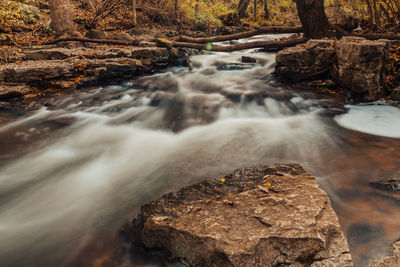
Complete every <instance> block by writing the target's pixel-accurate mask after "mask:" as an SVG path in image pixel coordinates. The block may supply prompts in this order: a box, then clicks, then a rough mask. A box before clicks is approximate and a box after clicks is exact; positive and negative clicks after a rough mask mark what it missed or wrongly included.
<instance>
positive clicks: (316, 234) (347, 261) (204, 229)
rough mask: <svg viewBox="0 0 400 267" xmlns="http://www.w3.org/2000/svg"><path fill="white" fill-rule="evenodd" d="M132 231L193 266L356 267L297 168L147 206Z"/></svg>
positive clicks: (250, 174)
mask: <svg viewBox="0 0 400 267" xmlns="http://www.w3.org/2000/svg"><path fill="white" fill-rule="evenodd" d="M131 230H132V233H133V235H132V236H133V239H134V240H133V242H136V243H140V244H143V245H145V246H146V247H148V248H150V249H162V250H164V251H166V252H167V253H169V254H170V255H171V256H172V257H174V258H175V259H180V260H183V261H185V262H187V263H189V264H190V265H191V266H314V267H316V266H353V264H352V259H351V256H350V254H349V248H348V245H347V242H346V239H345V238H344V236H343V233H342V230H341V228H340V225H339V222H338V218H337V216H336V214H335V212H334V210H333V209H332V207H331V204H330V201H329V198H328V195H327V194H326V193H325V192H324V191H323V190H322V189H321V188H320V187H319V185H318V184H317V181H316V179H315V178H314V177H312V176H311V175H309V174H308V173H306V172H305V171H304V170H303V169H302V168H301V167H300V166H299V165H273V166H271V167H262V168H247V169H238V170H236V171H235V172H233V173H232V174H230V175H228V176H226V177H224V178H221V179H217V180H207V181H205V182H202V183H199V184H196V185H193V186H189V187H185V188H183V189H181V190H180V191H179V192H177V193H170V194H167V195H165V196H164V197H162V198H161V199H159V200H157V201H153V202H151V203H149V204H147V205H144V206H143V207H142V209H141V214H140V215H139V217H138V219H137V220H135V221H134V223H133V225H132V227H131Z"/></svg>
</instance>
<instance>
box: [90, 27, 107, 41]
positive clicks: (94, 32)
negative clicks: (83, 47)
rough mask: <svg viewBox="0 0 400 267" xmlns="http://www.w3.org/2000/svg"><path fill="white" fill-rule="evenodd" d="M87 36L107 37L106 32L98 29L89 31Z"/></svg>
mask: <svg viewBox="0 0 400 267" xmlns="http://www.w3.org/2000/svg"><path fill="white" fill-rule="evenodd" d="M85 36H86V37H87V38H91V39H107V34H106V33H105V32H103V31H100V30H96V29H93V30H90V31H88V32H87V33H86V35H85Z"/></svg>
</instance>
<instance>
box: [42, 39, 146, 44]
mask: <svg viewBox="0 0 400 267" xmlns="http://www.w3.org/2000/svg"><path fill="white" fill-rule="evenodd" d="M70 41H72V42H84V43H97V44H109V45H138V43H139V42H138V41H135V40H134V41H132V42H128V41H118V40H110V39H91V38H85V37H67V38H58V39H55V40H53V41H49V42H45V43H43V45H52V44H57V43H61V42H70Z"/></svg>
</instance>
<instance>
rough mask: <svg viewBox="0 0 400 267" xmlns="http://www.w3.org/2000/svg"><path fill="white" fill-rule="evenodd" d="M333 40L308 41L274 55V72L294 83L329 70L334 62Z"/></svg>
mask: <svg viewBox="0 0 400 267" xmlns="http://www.w3.org/2000/svg"><path fill="white" fill-rule="evenodd" d="M334 42H335V41H333V40H310V41H308V42H307V43H306V44H301V45H297V46H295V47H290V48H287V49H284V50H282V51H279V52H278V54H277V55H276V71H277V73H278V74H279V75H281V76H283V77H285V78H287V79H290V80H295V81H300V80H306V79H309V78H311V77H313V76H316V75H319V74H322V73H324V72H327V71H329V70H330V69H331V67H332V65H333V63H334V60H335V48H334Z"/></svg>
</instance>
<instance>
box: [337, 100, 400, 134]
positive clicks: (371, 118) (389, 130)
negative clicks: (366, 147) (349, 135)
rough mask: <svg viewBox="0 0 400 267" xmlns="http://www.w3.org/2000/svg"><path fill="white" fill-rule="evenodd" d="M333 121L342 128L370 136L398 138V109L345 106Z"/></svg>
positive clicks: (391, 107) (377, 106)
mask: <svg viewBox="0 0 400 267" xmlns="http://www.w3.org/2000/svg"><path fill="white" fill-rule="evenodd" d="M346 108H348V112H347V113H346V114H343V115H340V116H337V117H336V118H335V121H336V122H337V123H338V124H339V125H340V126H342V127H344V128H348V129H351V130H355V131H360V132H364V133H368V134H372V135H379V136H385V137H393V138H400V109H399V108H397V107H394V106H388V105H357V106H355V105H347V106H346Z"/></svg>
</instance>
